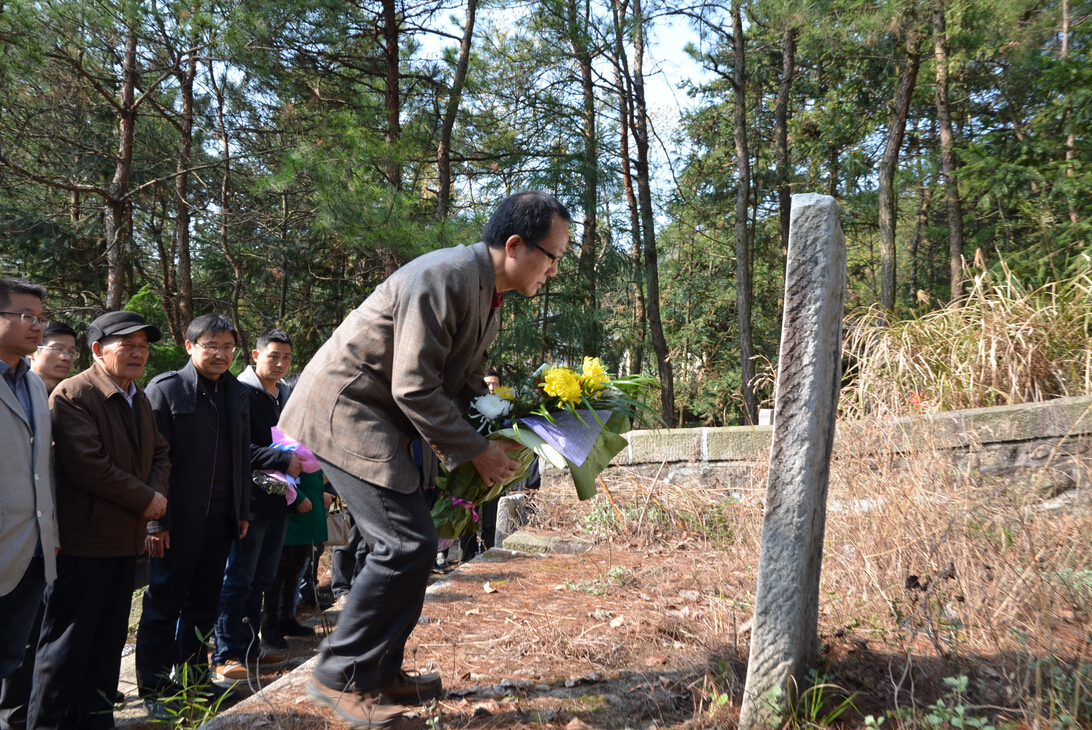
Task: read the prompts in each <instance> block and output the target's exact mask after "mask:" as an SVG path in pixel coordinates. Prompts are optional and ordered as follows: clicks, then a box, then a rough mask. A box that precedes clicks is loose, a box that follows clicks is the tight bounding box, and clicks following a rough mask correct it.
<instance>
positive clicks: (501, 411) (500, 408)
mask: <svg viewBox="0 0 1092 730" xmlns="http://www.w3.org/2000/svg"><path fill="white" fill-rule="evenodd" d="M470 407H471V408H473V409H474V410H476V411H477V412H478V413H480V414H481V415H482V418H485V419H486V420H489V421H497V420H500V419H501V418H504V417H505V416H507V415H508V414H509V413H511V412H512V404H511V403H510V402H508V401H506V400H505V399H504V398H501V397H500V396H499V395H493V394H492V393H490V394H489V395H483V396H479V397H477V398H475V399H474V400H473V401H471V403H470Z"/></svg>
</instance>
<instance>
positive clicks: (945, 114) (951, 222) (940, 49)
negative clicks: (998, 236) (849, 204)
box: [933, 0, 963, 303]
mask: <svg viewBox="0 0 1092 730" xmlns="http://www.w3.org/2000/svg"><path fill="white" fill-rule="evenodd" d="M946 33H947V31H946V30H945V21H944V0H933V55H934V56H935V57H936V66H937V83H936V104H937V123H938V125H939V126H940V170H941V174H942V175H943V176H944V197H945V201H946V203H947V207H948V257H949V266H948V268H949V274H950V280H951V286H952V293H951V302H952V303H957V302H959V300H960V298H961V297H962V296H963V204H962V202H961V201H960V198H959V185H958V184H957V180H956V159H955V139H954V138H953V136H952V110H951V104H950V103H949V101H948V38H947V35H946Z"/></svg>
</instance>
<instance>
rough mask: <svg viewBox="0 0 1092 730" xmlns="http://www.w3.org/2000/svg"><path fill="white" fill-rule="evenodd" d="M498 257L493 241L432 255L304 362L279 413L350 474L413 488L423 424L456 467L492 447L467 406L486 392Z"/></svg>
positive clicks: (394, 280) (290, 429)
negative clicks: (412, 446)
mask: <svg viewBox="0 0 1092 730" xmlns="http://www.w3.org/2000/svg"><path fill="white" fill-rule="evenodd" d="M492 300H493V264H492V261H491V260H490V258H489V253H488V249H487V248H486V246H485V244H484V243H478V244H475V245H473V246H470V247H465V246H456V247H454V248H447V249H441V250H439V251H433V252H432V253H428V254H425V255H424V256H421V257H419V258H417V259H414V260H413V261H411V262H410V263H408V264H406V265H405V266H403V267H402V268H400V269H399V270H398V271H396V272H395V273H394V274H392V275H391V276H390V278H388V279H387V280H386V281H384V282H383V283H382V284H380V285H379V287H378V288H376V290H375V292H373V293H372V295H371V296H369V297H368V298H367V299H366V300H365V301H364V303H363V304H361V305H360V307H358V308H357V309H356V310H354V311H353V312H352V313H350V314H349V316H348V317H347V318H346V319H345V321H344V322H342V324H341V326H339V327H338V328H337V330H336V331H335V332H334V334H333V336H332V337H331V338H330V339H329V340H328V341H327V342H326V344H325V345H323V346H322V348H321V349H320V350H319V351H318V353H317V354H316V355H315V357H314V358H312V360H311V362H310V363H308V365H307V367H306V368H305V369H304V371H303V375H302V376H301V377H300V380H299V383H298V384H297V386H296V388H295V389H294V390H293V391H292V398H291V399H290V400H289V401H288V405H287V406H285V409H284V412H283V413H282V414H281V419H280V422H279V426H280V428H281V429H282V430H283V431H284V432H285V433H287V434H289V435H291V436H293V437H294V438H296V439H298V440H299V441H300V442H301V443H304V444H306V445H307V446H308V447H310V448H311V449H312V450H313V451H314V452H315V453H316V454H317V455H319V456H320V457H322V458H323V459H325V460H326V461H329V462H330V463H332V464H333V465H334V466H337V467H339V468H341V469H343V470H345V471H347V472H349V473H350V474H354V475H356V476H358V477H360V478H361V479H364V480H365V481H369V482H371V483H373V484H377V485H379V486H381V487H386V488H389V489H393V490H395V491H398V492H402V493H404V494H409V493H410V492H412V491H414V490H415V489H417V488H418V485H419V481H420V480H419V477H418V474H417V469H416V467H415V466H414V463H413V457H412V455H411V454H410V451H409V443H410V441H412V440H413V439H415V438H418V435H420V437H422V438H423V439H424V440H425V442H426V443H428V444H430V445H431V446H432V449H433V451H435V452H436V455H437V456H438V457H439V458H440V460H441V461H443V462H444V464H445V466H447V467H448V468H454V467H456V466H458V465H460V464H463V463H466V462H468V461H470V460H471V459H473V458H474V457H476V456H478V455H479V454H481V453H482V452H483V451H485V449H486V446H487V445H488V443H487V441H486V440H485V438H484V437H483V436H482V435H481V434H479V433H477V432H476V431H475V430H474V428H473V427H472V426H470V424H469V423H467V421H466V420H464V419H463V413H464V412H465V411H466V409H467V407H468V406H469V402H470V399H471V398H472V397H474V396H476V395H481V394H483V393H485V392H486V388H485V385H484V383H483V382H482V379H483V378H484V376H485V364H486V357H487V352H486V351H487V349H488V347H489V345H490V344H491V343H492V342H493V339H494V338H495V337H496V336H497V331H498V329H499V327H500V324H499V320H498V318H497V312H491V310H490V304H491V303H492Z"/></svg>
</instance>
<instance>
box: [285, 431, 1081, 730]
mask: <svg viewBox="0 0 1092 730" xmlns="http://www.w3.org/2000/svg"><path fill="white" fill-rule="evenodd" d="M872 433H873V437H872V439H871V440H870V441H869V442H868V443H864V442H862V443H860V444H859V445H858V448H857V449H856V450H855V451H854V452H852V453H847V452H840V453H838V454H837V455H836V458H835V461H834V464H833V470H832V480H831V487H830V495H829V502H828V507H829V510H828V521H827V533H826V542H825V550H824V559H823V578H822V584H821V596H820V615H819V637H820V641H821V647H820V654H819V656H820V660H819V663H818V665H817V666H816V667H815V671H814V673H813V674H812V675H811V676H810V677H809V678H808V679H807V686H806V687H802V688H800V691H801V695H802V697H801V700H800V701H798V702H796V703H794V705H793V706H792V707H791V710H790V712H789V714H788V715H787V716H786V717H785V720H784V725H785V727H817V726H837V727H876V726H878V725H883V726H884V727H886V728H906V729H908V730H911V729H912V730H917V729H918V728H930V729H931V728H957V727H964V728H966V727H979V728H986V727H997V728H1000V727H1013V728H1031V727H1036V728H1064V727H1076V726H1078V725H1080V726H1085V727H1087V726H1089V725H1090V724H1092V647H1090V646H1089V642H1090V633H1089V621H1090V620H1092V517H1090V516H1089V515H1088V514H1087V513H1085V512H1081V511H1077V510H1070V511H1061V512H1048V511H1044V510H1042V509H1040V503H1038V502H1037V501H1036V500H1035V499H1034V498H1032V497H1029V496H1028V495H1027V494H1026V493H1017V492H1015V491H1009V490H1006V489H1005V488H1004V487H1001V486H998V485H994V484H987V483H985V482H982V481H980V480H977V479H975V478H974V477H973V475H969V474H967V473H964V472H960V471H958V470H956V469H954V468H953V467H952V466H951V461H950V458H949V457H948V455H947V454H945V453H943V452H940V451H930V450H928V449H927V450H925V451H922V452H919V453H917V454H915V455H910V456H908V455H905V454H902V455H895V454H894V453H893V452H892V451H891V450H889V449H886V448H885V446H886V444H888V443H889V442H888V440H887V438H886V437H885V436H884V433H883V427H882V424H880V423H877V424H876V425H875V428H874V429H872ZM1085 448H1086V449H1087V444H1085ZM1085 453H1086V454H1087V451H1086V452H1085ZM676 466H683V465H676ZM764 469H765V467H764V465H762V464H758V465H756V466H755V467H754V469H753V470H752V472H751V473H750V475H749V476H748V477H744V476H740V477H739V478H738V479H737V478H733V480H732V483H731V484H721V483H715V482H711V481H709V480H707V479H703V478H701V477H700V476H691V477H687V476H681V475H680V474H681V472H680V471H679V470H674V471H673V470H672V469H671V468H669V467H668V466H667V465H665V466H664V467H663V468H662V469H660V470H658V473H657V470H656V469H655V468H654V469H653V470H652V472H651V473H639V472H638V471H636V470H628V469H612V470H608V471H607V472H605V473H604V476H605V477H606V481H605V483H606V486H607V489H606V490H601V493H600V494H599V495H597V496H596V497H595V498H594V499H592V500H588V501H586V502H579V501H577V500H576V498H575V495H573V493H572V488H571V486H570V485H569V484H568V483H567V482H565V481H564V480H563V479H562V478H561V477H557V478H555V477H554V476H553V475H551V474H550V473H547V475H546V477H545V478H544V485H543V489H542V491H541V492H540V493H539V494H537V495H536V496H535V500H534V501H535V505H534V507H535V513H534V515H533V522H532V524H531V525H530V526H529V529H531V530H533V531H535V532H539V533H543V534H547V535H549V534H553V535H560V536H579V537H582V538H584V539H589V540H591V541H593V542H594V543H595V547H594V548H593V549H592V550H591V551H590V552H588V553H585V554H582V555H544V556H528V555H523V554H521V555H511V554H503V553H502V554H501V555H500V557H498V558H496V559H492V560H474V561H471V562H470V563H468V564H467V565H465V566H462V567H460V568H459V570H458V571H456V572H455V573H453V574H451V575H450V576H449V579H448V582H447V585H446V586H445V588H444V589H443V590H441V591H439V592H437V593H436V594H434V595H432V596H431V597H430V598H429V600H428V601H427V602H426V604H425V609H424V616H423V618H422V621H421V623H420V624H419V625H418V627H417V629H416V630H415V631H414V633H413V635H412V637H411V640H410V643H409V645H408V646H407V657H406V660H407V663H412V664H413V665H414V666H416V667H417V668H420V669H436V670H437V671H439V672H440V673H441V675H442V676H443V681H444V685H445V687H446V688H448V690H449V694H448V695H447V696H446V697H445V698H443V699H442V700H440V701H439V702H438V703H435V704H433V705H431V706H428V707H424V708H421V709H420V710H419V713H418V715H417V716H416V717H413V718H411V719H408V720H406V721H405V722H404V724H403V727H405V728H408V729H409V730H438V729H439V728H444V729H448V730H456V729H462V728H474V729H480V730H499V729H501V728H521V729H523V728H526V729H527V730H530V728H568V730H586V729H587V728H589V727H591V728H604V729H611V730H622V729H623V728H632V729H633V730H651V728H654V727H655V728H660V729H663V728H668V727H671V728H684V727H686V728H700V729H713V728H734V727H735V720H736V718H737V717H738V712H739V706H740V702H741V698H742V690H743V680H744V677H745V672H746V662H747V656H748V648H749V640H750V634H749V631H748V629H749V621H750V616H751V610H752V601H753V595H754V587H755V581H756V577H757V576H756V572H755V570H756V566H757V564H758V546H759V535H760V528H761V521H762V497H763V494H764V487H765V476H766V475H765V472H764ZM1088 477H1089V474H1088V468H1087V463H1086V465H1085V467H1084V473H1083V474H1082V476H1081V484H1083V485H1084V487H1082V488H1084V489H1086V488H1087V485H1088ZM773 699H774V698H771V700H773ZM268 707H269V709H270V712H271V713H273V712H275V716H276V722H275V723H274V722H273V721H272V720H271V721H270V722H271V725H270V726H279V727H285V728H288V727H292V728H318V727H340V725H338V724H337V723H334V722H329V721H328V720H327V718H326V717H325V716H324V715H323V714H321V713H320V712H319V711H318V708H315V707H313V706H312V705H310V704H309V703H308V702H307V701H306V700H305V699H302V698H301V697H285V698H280V699H278V698H276V697H273V698H271V704H270V705H268ZM271 716H273V715H271Z"/></svg>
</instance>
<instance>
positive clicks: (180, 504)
mask: <svg viewBox="0 0 1092 730" xmlns="http://www.w3.org/2000/svg"><path fill="white" fill-rule="evenodd" d="M236 335H237V333H236V331H235V325H234V324H232V322H231V320H230V319H228V318H227V317H224V316H221V315H219V314H206V315H203V316H200V317H197V318H196V319H194V320H193V321H192V322H190V324H189V326H188V327H187V328H186V351H187V352H188V353H189V354H190V361H189V362H188V363H187V364H186V366H185V367H183V368H182V369H181V370H178V371H176V372H170V373H163V374H162V375H160V376H158V377H157V378H155V379H154V380H152V382H151V383H150V384H149V385H148V400H149V401H150V402H151V404H152V410H153V411H154V412H155V418H156V424H157V425H158V427H159V431H160V432H161V433H162V434H163V436H164V437H165V438H166V439H167V441H168V442H169V443H170V446H171V464H172V469H171V490H170V498H169V500H168V508H167V513H166V514H165V515H164V516H163V517H162V518H161V519H158V520H153V521H151V522H149V523H148V536H147V544H148V551H149V552H150V553H151V562H150V565H149V576H148V581H149V582H148V589H147V590H146V591H145V592H144V607H143V613H142V614H141V618H140V628H139V630H138V632H137V649H136V669H137V684H138V686H139V690H140V696H141V697H142V698H143V699H144V702H145V706H146V708H147V710H148V713H149V714H150V715H151V716H152V717H153V719H156V720H160V721H168V720H170V719H172V717H173V716H172V713H171V712H170V710H172V709H177V708H172V706H171V703H172V702H173V703H175V704H178V701H179V700H180V699H181V693H182V688H181V687H180V686H179V682H178V680H179V679H180V678H181V677H180V675H179V669H178V668H180V667H182V666H183V665H185V664H189V665H190V668H191V669H196V670H197V671H196V674H191V676H190V677H189V679H190V682H191V683H200V684H202V685H204V686H206V687H207V688H208V691H210V692H211V693H212V694H214V695H215V694H220V690H218V689H217V688H216V687H215V685H212V684H211V683H210V682H209V681H208V677H207V665H208V647H207V645H206V644H205V643H204V642H202V640H201V638H200V637H205V638H206V639H207V638H208V637H209V636H210V635H211V634H212V631H213V627H214V625H215V623H216V617H217V614H218V612H219V608H220V585H221V583H222V582H223V578H224V565H225V564H226V562H227V558H228V553H229V552H230V550H231V546H232V544H233V543H234V542H235V541H236V540H239V539H241V538H242V537H243V536H245V535H246V532H247V528H248V516H249V502H250V399H249V398H248V396H247V390H248V389H247V387H246V386H245V385H243V384H242V383H240V382H239V381H238V380H237V379H236V378H235V376H234V375H232V374H231V372H230V371H229V370H228V368H229V367H230V365H231V361H232V358H233V357H234V354H235V349H236V341H237V340H236ZM172 669H174V670H175V675H174V679H172V678H171V670H172Z"/></svg>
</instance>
